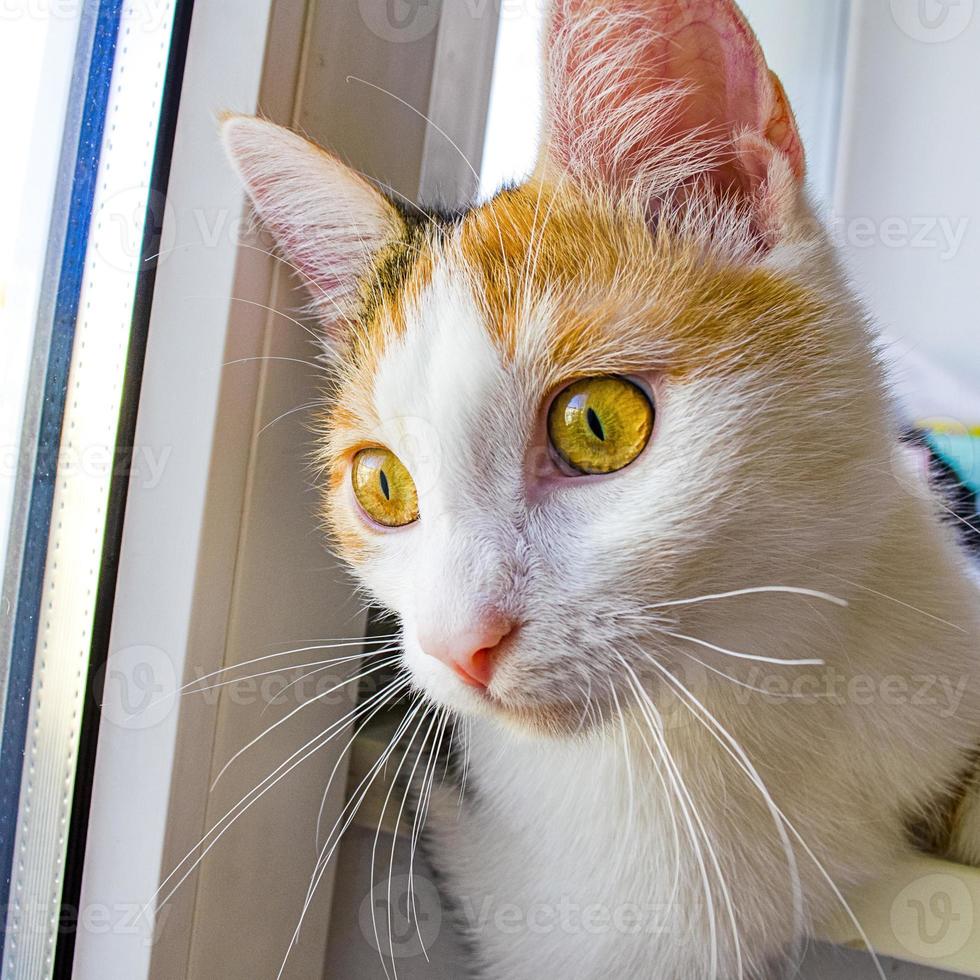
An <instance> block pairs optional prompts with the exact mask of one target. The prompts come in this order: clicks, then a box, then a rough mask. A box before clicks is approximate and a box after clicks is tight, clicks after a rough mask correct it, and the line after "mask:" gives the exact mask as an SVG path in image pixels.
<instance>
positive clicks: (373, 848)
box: [370, 714, 435, 980]
mask: <svg viewBox="0 0 980 980" xmlns="http://www.w3.org/2000/svg"><path fill="white" fill-rule="evenodd" d="M425 717H426V716H425V714H423V715H422V717H421V718H420V719H419V723H418V724H417V725H416V726H415V730H414V731H413V732H412V737H411V739H409V742H408V745H407V746H406V748H405V751H404V752H403V753H402V757H401V761H400V762H399V763H398V768H397V769H396V770H395V774H394V776H392V779H391V785H390V786H389V787H388V792H387V794H385V798H384V802H383V803H382V804H381V813H380V814H379V815H378V828H377V830H376V831H375V833H374V844H373V845H372V846H371V875H370V881H371V903H370V904H371V927H372V929H373V930H374V944H375V948H376V949H377V950H378V955H379V956H380V957H381V969H382V970H384V972H385V976H386V977H387V976H388V967H387V964H386V963H385V961H384V953H382V952H381V937H380V935H379V934H378V917H377V909H376V907H375V904H374V868H375V864H376V862H377V854H378V841H379V839H380V837H381V824H382V823H383V821H384V818H385V813H386V812H387V810H388V804H389V802H390V801H391V794H392V793H393V792H394V790H395V786H396V784H397V782H398V777H399V775H400V774H401V771H402V768H403V767H404V765H405V760H406V759H407V758H408V753H409V752H410V751H411V750H412V745H413V744H414V743H415V739H416V737H417V736H418V733H419V732H420V731H421V730H422V726H423V725H424V724H425ZM434 722H435V718H434V717H433V719H432V722H431V723H430V725H429V731H431V729H432V724H433V723H434ZM426 738H428V731H427V732H426ZM422 744H423V745H424V744H425V739H423V740H422ZM417 764H418V761H417V758H416V765H417ZM394 834H395V835H396V837H397V834H398V825H397V824H396V825H395V828H394ZM388 915H389V920H388V922H389V927H390V923H391V919H390V916H391V886H390V879H389V889H388ZM391 965H392V969H393V970H394V971H395V980H398V970H397V968H396V967H395V963H394V957H392V964H391Z"/></svg>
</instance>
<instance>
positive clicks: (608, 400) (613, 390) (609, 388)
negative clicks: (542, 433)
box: [548, 377, 655, 475]
mask: <svg viewBox="0 0 980 980" xmlns="http://www.w3.org/2000/svg"><path fill="white" fill-rule="evenodd" d="M654 419H655V412H654V407H653V402H652V401H651V399H650V396H649V395H647V393H646V392H645V391H644V390H643V389H642V388H641V387H640V386H639V385H636V384H634V383H633V382H632V381H628V380H627V379H626V378H615V377H605V378H587V379H585V380H583V381H576V382H575V383H574V384H572V385H569V386H568V387H567V388H566V389H565V390H564V391H562V392H561V393H560V394H559V395H558V397H557V398H556V399H555V400H554V402H553V403H552V405H551V408H550V410H549V412H548V437H549V438H550V440H551V445H552V446H553V447H554V449H555V452H557V453H558V455H559V456H560V457H561V459H562V460H563V461H564V462H565V463H566V464H567V465H568V466H569V467H571V469H573V470H574V471H575V472H577V473H582V474H589V475H599V474H606V473H616V472H618V471H619V470H622V469H625V468H626V467H627V466H629V465H630V463H632V462H633V461H634V460H635V459H636V458H637V457H638V456H639V455H640V453H642V452H643V450H644V449H645V448H646V446H647V443H648V442H649V441H650V437H651V435H652V434H653V423H654Z"/></svg>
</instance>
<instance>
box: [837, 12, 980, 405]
mask: <svg viewBox="0 0 980 980" xmlns="http://www.w3.org/2000/svg"><path fill="white" fill-rule="evenodd" d="M920 14H922V15H925V18H924V19H923V17H921V16H920ZM929 17H933V18H935V20H934V22H932V23H930V21H929V19H928V18H929ZM944 18H945V19H944ZM850 44H851V49H850V59H849V62H850V64H849V71H848V80H847V85H846V92H845V102H844V105H845V108H844V125H843V133H842V141H841V156H840V176H839V184H838V193H837V201H836V205H837V210H838V212H839V214H840V215H841V216H842V219H843V222H844V225H843V231H844V233H845V237H846V238H847V239H848V244H847V248H846V252H847V255H848V260H849V264H850V267H851V268H852V269H853V271H854V273H855V276H856V278H857V280H858V284H859V286H860V287H861V288H862V291H863V292H864V294H865V295H866V296H867V298H868V302H869V306H870V309H871V310H872V313H873V315H874V316H875V317H876V318H877V320H878V321H879V322H880V323H881V325H882V326H883V327H884V328H885V329H887V330H888V331H889V332H890V333H891V334H892V335H893V336H894V337H895V338H896V339H897V340H898V342H899V349H900V362H899V366H900V370H901V372H902V374H903V375H904V376H905V378H906V380H907V381H908V382H909V383H910V385H911V387H912V391H911V394H910V411H911V413H912V414H913V415H914V416H917V417H922V416H933V415H947V416H952V417H953V418H957V419H959V420H960V421H963V422H966V423H968V424H974V425H976V424H980V397H977V396H976V392H977V391H978V390H980V342H978V333H980V314H978V311H980V274H978V272H980V228H978V224H980V180H978V174H980V17H978V16H977V14H976V10H975V2H974V0H962V2H960V3H958V4H943V3H940V2H939V0H926V2H925V3H924V5H923V6H922V7H921V8H920V5H919V2H918V0H855V11H854V18H853V23H852V33H851V42H850ZM923 362H924V363H923ZM928 362H933V363H932V364H928ZM933 365H935V366H938V367H939V368H940V369H942V370H943V371H945V372H948V374H949V375H950V379H943V378H942V377H941V376H939V377H937V376H936V372H935V368H934V366H933ZM971 393H973V394H972V395H971Z"/></svg>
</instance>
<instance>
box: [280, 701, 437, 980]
mask: <svg viewBox="0 0 980 980" xmlns="http://www.w3.org/2000/svg"><path fill="white" fill-rule="evenodd" d="M422 703H423V702H422V699H421V698H419V699H417V700H416V702H415V704H414V706H412V707H410V709H409V711H408V713H407V714H406V716H405V717H404V718H403V719H402V722H401V724H400V725H399V726H398V729H397V730H396V732H395V734H394V735H392V737H391V740H390V741H389V743H388V746H387V748H386V749H385V750H384V752H383V753H382V754H381V756H380V757H379V758H378V759H377V760H376V761H375V762H374V764H373V765H372V766H371V769H370V770H369V771H368V773H367V775H366V776H364V778H363V779H362V780H361V782H360V783H359V784H358V786H357V788H356V789H355V790H354V792H353V793H352V794H351V798H350V800H348V802H347V803H346V804H345V805H344V808H343V809H342V810H341V813H340V816H339V817H338V818H337V820H336V821H335V822H334V825H333V827H332V828H331V830H330V833H329V834H328V835H327V839H326V842H325V843H324V845H323V850H322V851H321V854H320V857H319V858H318V859H317V863H316V865H315V866H314V869H313V874H312V875H311V877H310V884H309V887H308V888H307V891H306V899H305V901H304V902H303V908H302V910H301V911H300V916H299V921H298V922H297V923H296V928H295V929H294V930H293V935H292V937H291V939H290V941H289V945H288V947H287V948H286V954H285V956H284V957H283V961H282V965H281V966H280V968H279V973H278V975H277V978H276V980H281V977H282V975H283V973H284V972H285V969H286V963H287V962H288V961H289V954H290V952H292V949H293V947H294V946H295V945H296V941H297V939H298V938H299V934H300V930H301V929H302V926H303V921H304V919H305V917H306V913H307V911H308V910H309V907H310V905H311V904H312V902H313V897H314V895H315V894H316V891H317V889H318V888H319V886H320V882H321V881H322V880H323V876H324V874H326V871H327V868H328V867H329V866H330V861H331V859H332V858H333V855H334V853H335V852H336V849H337V847H338V846H339V845H340V842H341V841H342V840H343V837H344V834H346V833H347V830H348V828H349V827H350V825H351V824H352V823H353V821H354V817H355V816H356V815H357V812H358V810H359V809H360V806H361V804H362V803H363V802H364V799H365V797H366V796H367V794H368V792H369V791H370V789H371V787H372V786H373V785H374V780H375V779H376V778H377V775H378V773H379V772H380V771H381V769H382V768H383V766H384V765H385V763H386V762H387V760H388V759H389V758H390V757H391V754H392V753H393V752H394V750H395V748H396V747H397V745H398V742H399V740H400V739H401V737H402V735H403V734H404V732H405V731H406V730H407V729H408V727H409V725H410V724H411V722H412V720H413V719H414V718H415V716H416V715H417V714H418V712H419V709H420V708H421V707H422ZM358 794H359V795H358ZM348 810H349V811H350V812H349V813H348ZM345 814H346V818H345ZM341 823H343V826H341ZM338 828H339V829H338ZM331 840H332V841H333V843H332V844H331V843H330V842H331ZM328 847H329V850H328ZM372 885H373V883H372Z"/></svg>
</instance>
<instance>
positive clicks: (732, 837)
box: [223, 0, 980, 980]
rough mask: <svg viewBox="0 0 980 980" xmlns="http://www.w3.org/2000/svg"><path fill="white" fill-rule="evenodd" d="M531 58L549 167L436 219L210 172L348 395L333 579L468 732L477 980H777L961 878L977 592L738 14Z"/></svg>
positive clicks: (350, 185)
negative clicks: (293, 277) (884, 885)
mask: <svg viewBox="0 0 980 980" xmlns="http://www.w3.org/2000/svg"><path fill="white" fill-rule="evenodd" d="M548 23H549V27H548V31H547V43H546V94H547V98H546V103H547V120H546V123H547V125H546V137H545V140H544V146H543V149H542V153H541V159H540V162H539V165H538V166H537V168H536V170H535V172H534V174H533V175H531V176H530V177H529V178H528V180H527V181H526V182H524V183H522V184H520V185H518V186H514V187H509V188H505V189H503V190H501V191H500V192H499V194H497V195H496V196H495V197H494V198H493V199H492V200H490V201H489V202H486V203H482V204H479V205H474V206H473V207H471V208H469V209H465V210H463V211H461V212H459V213H454V214H442V213H439V212H431V213H429V212H426V213H422V212H420V211H417V210H414V209H412V208H409V207H406V206H404V205H403V204H399V203H398V202H396V201H394V200H392V199H390V197H389V196H387V195H385V194H383V193H382V192H381V191H379V190H378V189H377V188H375V187H374V186H373V185H371V184H370V183H369V182H368V181H366V180H365V179H363V178H362V177H360V176H359V175H357V174H356V173H354V172H353V171H352V170H350V169H349V168H348V167H346V166H345V165H344V164H343V163H341V162H340V161H339V160H338V159H337V158H336V157H334V156H332V155H331V154H329V153H328V152H326V151H324V150H322V149H320V148H318V147H315V146H313V145H312V144H310V143H309V142H307V141H306V140H304V139H302V138H301V137H299V136H297V135H295V134H293V133H291V132H289V131H287V130H284V129H281V128H279V127H277V126H275V125H273V124H271V123H269V122H266V121H262V120H258V119H251V118H245V117H238V116H231V117H228V118H226V119H225V121H224V122H223V138H224V142H225V146H226V148H227V151H228V153H229V155H230V157H231V159H232V161H233V163H234V165H235V167H236V168H237V171H238V173H239V174H240V176H241V178H242V180H243V182H244V185H245V187H246V189H247V192H248V194H249V195H250V197H251V200H252V202H253V204H254V208H255V210H256V212H257V214H258V215H259V216H260V217H261V219H262V220H263V221H264V222H265V223H266V225H267V226H268V227H269V228H270V229H271V231H272V233H273V234H274V235H275V237H276V238H277V240H278V243H279V245H280V247H281V249H282V253H283V255H284V257H285V258H286V259H287V260H288V261H289V262H291V263H292V264H293V265H294V266H295V268H296V269H297V270H298V271H299V273H300V275H301V276H302V278H303V279H304V280H305V281H306V282H307V284H308V285H309V287H310V292H311V295H312V297H313V303H314V308H315V310H316V312H317V313H318V314H319V316H320V318H321V319H322V322H323V330H324V343H325V345H326V347H327V349H328V351H329V354H330V356H331V358H332V359H333V361H334V371H335V384H334V386H333V388H332V393H331V394H330V396H329V397H328V398H326V399H325V404H324V406H323V409H322V412H321V414H320V416H319V420H318V423H317V428H318V438H319V443H318V445H319V449H318V453H319V462H320V463H321V464H322V471H323V501H324V503H323V511H324V517H325V520H326V522H327V524H328V525H329V528H330V531H331V533H332V536H333V540H334V542H335V545H336V548H337V550H338V551H339V553H340V554H341V555H342V556H343V558H344V559H345V560H346V561H347V562H349V564H350V565H351V567H352V568H353V570H354V573H355V574H356V576H357V577H358V579H359V581H360V582H361V583H362V585H363V586H364V588H365V589H366V590H367V592H368V593H369V594H370V595H371V596H372V597H373V598H374V599H375V600H376V601H377V602H378V603H379V604H380V605H381V606H383V607H385V608H387V609H389V610H391V611H393V612H394V613H395V614H396V615H397V617H398V620H399V622H400V628H401V641H402V645H403V653H402V658H403V662H404V665H405V668H406V670H407V671H408V674H409V676H410V677H411V680H412V684H413V685H414V687H415V689H416V690H417V691H419V692H421V693H422V694H424V696H425V698H426V699H427V701H428V702H429V703H432V704H434V705H436V706H438V707H439V708H440V709H441V710H445V711H447V712H449V713H451V714H452V715H453V716H454V717H458V718H460V719H463V720H464V721H463V723H460V724H458V725H454V731H455V733H456V734H455V751H456V754H457V757H458V758H459V759H460V760H462V761H461V766H460V768H461V769H465V786H464V790H465V791H464V793H463V794H462V800H461V801H460V793H459V791H458V789H455V788H454V787H452V786H443V787H439V786H436V787H434V788H433V789H432V791H431V797H430V798H429V800H428V821H427V825H426V831H425V841H426V847H427V850H428V853H429V855H430V858H431V861H432V862H433V865H434V868H435V870H436V872H437V873H438V877H439V881H440V884H441V887H442V889H443V892H444V895H445V899H446V902H447V903H448V904H449V905H450V906H452V907H453V908H455V909H456V911H457V913H458V916H457V918H458V920H459V921H460V923H461V929H462V930H463V932H464V937H463V938H464V939H465V940H466V941H467V943H468V945H469V950H470V955H469V963H468V969H470V970H471V971H472V975H473V976H474V977H480V978H484V980H532V978H562V980H599V978H608V977H615V978H617V980H634V978H636V980H640V978H643V980H648V978H657V980H700V978H715V977H721V978H724V980H735V978H752V980H762V978H766V980H768V978H771V977H776V976H781V975H782V974H783V973H784V972H785V971H787V970H788V969H791V967H792V965H793V964H794V962H795V958H796V956H797V954H798V950H799V948H800V946H801V944H802V942H803V941H804V940H805V939H806V937H807V936H809V935H811V934H812V933H813V931H814V930H815V929H817V928H818V927H819V925H820V923H822V922H823V921H824V920H826V919H827V917H828V916H831V915H837V914H840V911H841V909H842V908H846V907H847V906H846V898H845V895H846V893H847V892H848V890H849V889H851V888H852V887H854V886H857V885H859V884H861V883H864V882H868V881H870V880H873V879H875V878H876V877H878V876H880V875H882V874H883V873H886V872H887V871H888V870H889V869H890V868H891V867H892V866H893V865H894V863H895V862H896V861H897V860H899V859H901V858H902V857H903V856H905V855H908V854H910V853H911V852H912V850H913V848H914V847H915V846H916V840H917V839H918V838H917V835H916V833H915V832H914V830H913V828H915V827H926V828H928V829H929V830H930V831H934V832H936V833H935V834H934V836H936V837H938V838H939V839H940V840H941V846H944V847H948V848H949V849H950V851H951V853H953V854H954V855H957V856H970V855H971V854H972V855H973V856H974V857H976V856H977V855H976V854H975V853H974V852H973V851H972V850H971V846H972V845H971V842H970V839H969V837H968V835H966V834H965V833H963V834H962V836H961V837H960V838H959V839H958V838H957V830H956V827H951V828H946V832H945V833H939V831H940V830H942V829H943V827H945V824H944V823H943V821H944V820H945V815H946V814H947V813H948V812H949V811H950V810H951V809H952V808H954V807H955V806H956V805H959V806H960V811H961V817H962V819H961V820H960V822H959V823H958V824H957V825H956V826H958V827H960V828H962V827H967V826H970V825H971V824H972V823H973V822H975V816H973V815H972V814H971V812H970V811H969V810H968V809H967V801H966V800H965V799H961V797H962V796H963V791H962V786H963V784H964V780H965V779H967V778H968V776H969V773H970V771H971V766H972V764H973V754H974V751H975V749H976V747H977V745H978V742H980V689H978V684H977V676H976V670H975V661H976V649H975V648H976V638H977V636H978V635H980V610H978V603H977V599H978V595H977V590H976V586H975V584H974V583H973V581H972V580H971V578H970V572H969V567H968V562H967V559H966V557H965V554H964V552H963V551H962V550H961V549H960V547H959V545H958V543H957V541H956V539H955V534H954V532H953V530H952V529H951V528H950V527H949V525H948V524H947V523H945V522H944V519H943V518H944V511H943V505H942V503H941V501H940V499H939V497H938V496H937V495H935V494H934V493H933V492H931V491H930V490H929V488H928V487H927V486H926V484H925V481H924V479H923V478H922V476H921V474H920V473H919V472H918V469H917V467H916V465H915V464H914V463H913V462H912V460H911V459H910V455H909V454H908V453H907V452H906V451H905V450H904V449H903V448H902V445H901V432H900V426H899V423H898V421H897V417H896V416H897V413H896V412H895V410H894V409H893V407H892V403H891V397H890V394H889V391H888V387H887V383H886V381H885V379H884V375H883V371H882V369H881V367H880V365H879V363H878V360H877V357H876V354H875V345H874V336H873V331H872V328H871V326H870V325H869V319H868V317H867V316H866V314H865V312H864V310H863V308H862V306H861V304H860V301H859V300H858V299H857V298H856V297H855V295H854V294H853V292H852V290H851V288H850V286H849V285H848V282H847V280H846V277H845V275H844V273H843V272H842V270H841V268H840V266H839V264H838V261H837V258H836V256H835V254H834V252H833V249H832V246H831V244H830V241H829V238H828V235H827V234H826V232H825V231H824V230H823V229H822V227H821V225H820V222H819V220H818V218H817V217H816V216H815V214H814V211H813V209H812V208H811V206H810V205H809V204H808V200H807V195H806V191H805V174H806V166H805V157H804V151H803V147H802V145H801V141H800V137H799V134H798V130H797V127H796V124H795V121H794V117H793V113H792V110H791V108H790V106H789V104H788V101H787V98H786V95H785V93H784V90H783V88H782V86H781V84H780V82H779V80H778V79H777V78H776V76H775V75H774V74H773V73H772V72H770V71H769V69H768V67H767V65H766V61H765V58H764V56H763V53H762V51H761V50H760V47H759V44H758V41H757V40H756V38H755V36H754V35H753V33H752V31H751V29H750V27H749V26H748V23H747V22H746V20H745V18H744V16H743V15H742V14H741V12H740V11H739V10H738V9H737V8H736V6H735V5H734V4H733V3H732V2H730V0H554V3H553V7H552V9H551V11H550V16H549V22H548ZM927 681H931V682H932V685H931V687H930V690H931V691H932V692H933V693H932V694H931V695H926V694H921V696H920V692H921V691H922V690H923V689H924V686H925V684H926V682H927ZM918 682H921V686H920V684H919V683H918ZM938 692H946V694H941V693H938ZM461 778H462V777H461ZM473 910H478V911H480V912H481V914H480V915H474V914H473ZM498 912H499V913H500V914H497V913H498Z"/></svg>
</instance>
